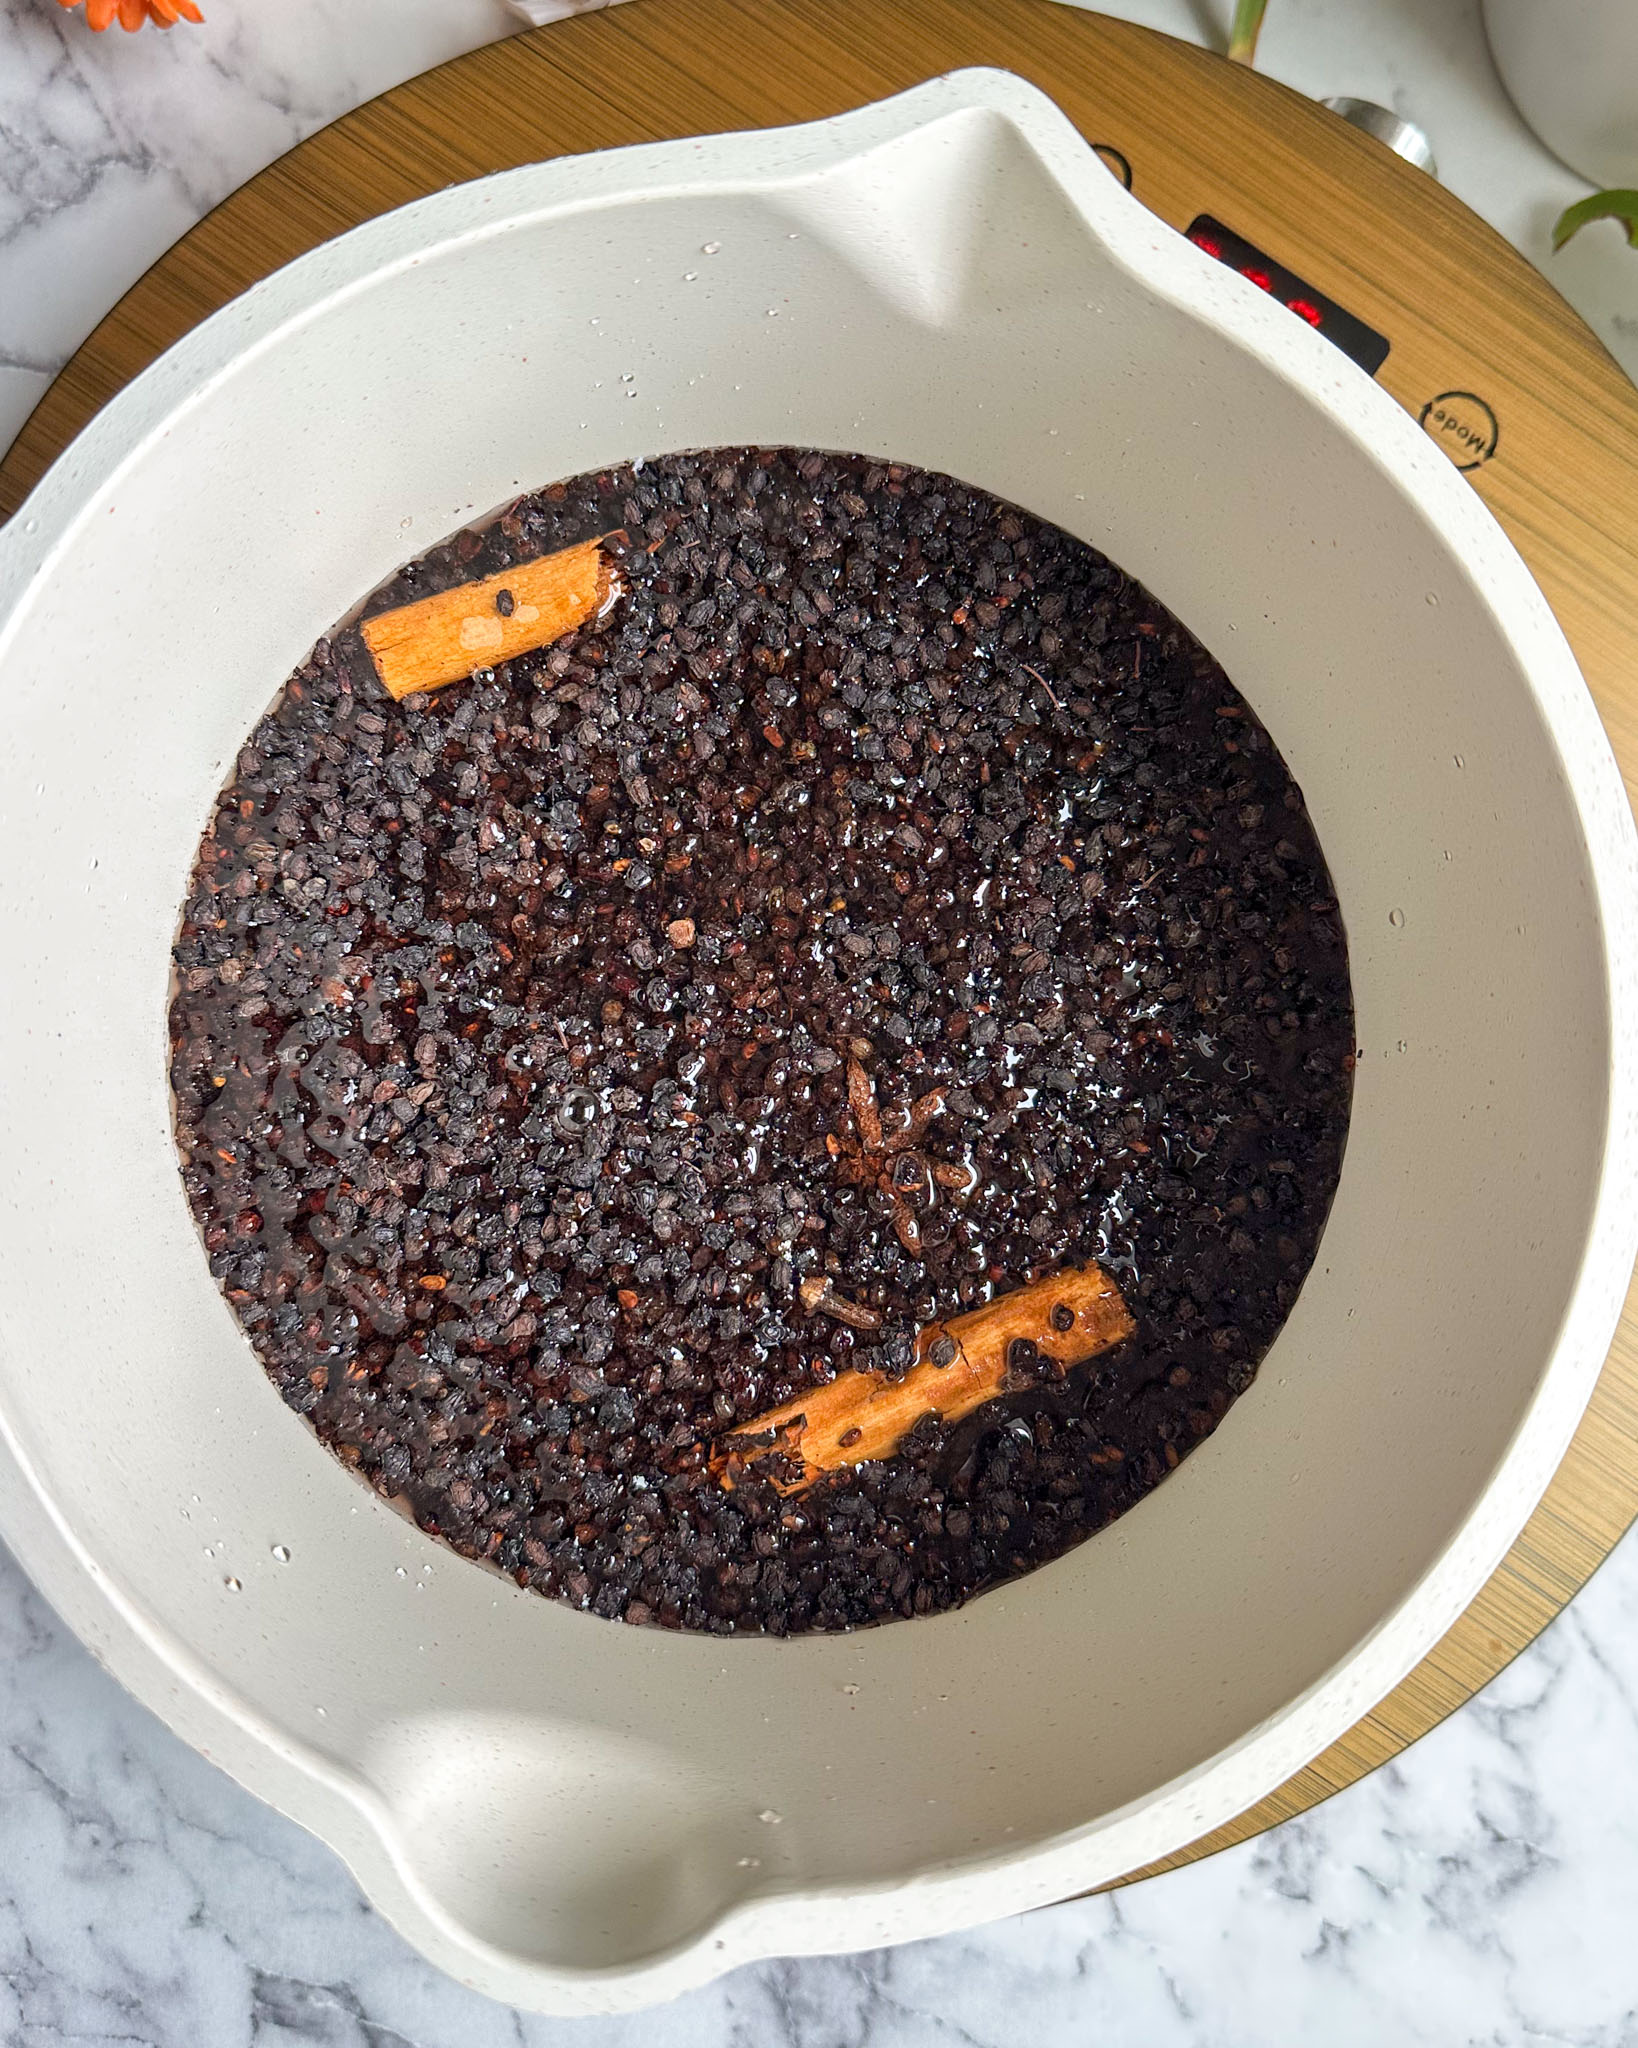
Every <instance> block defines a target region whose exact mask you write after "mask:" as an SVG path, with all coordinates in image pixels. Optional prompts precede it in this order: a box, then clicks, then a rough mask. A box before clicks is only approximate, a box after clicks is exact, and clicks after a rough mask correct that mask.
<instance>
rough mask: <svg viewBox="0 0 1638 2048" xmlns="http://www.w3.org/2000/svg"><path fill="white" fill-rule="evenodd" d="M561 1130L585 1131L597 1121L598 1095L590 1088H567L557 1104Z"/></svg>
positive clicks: (558, 1123) (558, 1122) (558, 1124)
mask: <svg viewBox="0 0 1638 2048" xmlns="http://www.w3.org/2000/svg"><path fill="white" fill-rule="evenodd" d="M556 1121H557V1127H558V1129H559V1130H560V1131H585V1130H590V1128H591V1126H592V1125H593V1124H594V1123H596V1121H597V1097H596V1096H595V1095H594V1094H593V1093H592V1091H591V1090H590V1089H589V1088H566V1089H565V1090H564V1091H563V1100H562V1101H561V1102H560V1103H559V1104H558V1106H557V1118H556Z"/></svg>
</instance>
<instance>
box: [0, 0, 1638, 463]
mask: <svg viewBox="0 0 1638 2048" xmlns="http://www.w3.org/2000/svg"><path fill="white" fill-rule="evenodd" d="M204 4H205V10H206V13H207V17H208V19H207V22H206V25H205V26H204V27H203V28H186V27H184V28H178V29H175V30H173V31H171V32H170V33H169V34H168V35H164V34H160V33H158V32H156V31H154V30H145V31H144V32H143V33H142V34H140V35H137V36H126V35H123V34H121V33H120V32H119V31H117V30H113V31H110V32H109V33H108V34H106V35H103V36H93V35H90V34H89V33H87V32H86V30H85V28H84V24H83V22H82V20H81V19H80V17H79V16H78V15H71V14H66V13H64V12H63V11H62V10H61V9H60V8H59V7H57V6H56V5H55V4H53V0H0V446H3V445H4V444H5V443H7V442H9V440H10V439H11V437H12V435H13V434H14V433H15V432H16V430H17V428H18V427H19V426H20V425H21V424H22V421H23V420H24V418H25V417H26V416H27V414H28V411H29V409H30V408H31V407H32V405H33V404H34V403H35V402H36V400H37V399H38V398H39V396H40V394H41V392H42V391H43V390H44V389H45V385H46V383H47V382H48V381H49V378H50V376H51V374H52V373H53V372H54V371H55V370H56V369H57V368H59V367H60V365H61V364H62V362H63V361H64V360H65V359H66V357H67V356H68V355H69V354H70V353H71V352H72V350H73V349H74V348H75V347H76V346H77V344H78V343H79V342H80V340H81V339H83V337H84V335H85V333H86V332H87V331H88V329H89V328H90V327H91V326H93V325H94V324H95V322H96V321H97V320H98V319H99V318H100V317H101V315H102V314H103V313H104V312H105V311H106V310H107V308H108V307H109V305H110V304H112V302H113V301H114V299H116V298H117V297H118V296H119V294H120V292H122V291H123V290H124V289H125V288H126V287H127V286H128V285H129V284H130V283H132V282H133V281H134V280H135V278H137V277H138V276H140V274H141V273H142V271H143V270H144V269H146V268H147V266H148V265H149V264H150V263H152V262H153V261H154V260H155V259H156V258H157V257H158V256H159V255H160V254H161V253H162V252H163V251H164V250H165V249H166V248H168V247H169V245H170V244H171V242H173V241H174V240H175V239H176V237H177V236H178V235H179V234H180V233H181V232H182V231H183V230H184V229H186V228H187V227H189V226H191V224H192V223H193V222H194V221H195V220H197V219H198V218H199V216H200V215H201V214H202V213H204V212H205V211H207V210H208V209H209V208H210V207H211V206H213V205H215V204H216V202H217V201H218V200H220V199H221V198H223V197H224V196H225V195H226V194H227V193H229V192H231V191H232V190H233V189H234V188H235V187H236V186H237V185H239V184H241V183H242V182H243V181H244V179H245V178H247V177H249V176H250V175H251V173H252V172H254V171H256V170H258V169H260V168H261V166H262V165H263V164H265V163H268V162H270V161H271V160H272V159H273V158H274V157H275V156H278V155H279V154H281V153H282V152H283V151H284V150H286V149H288V148H290V147H291V146H292V145H293V144H294V143H296V142H298V141H300V140H301V139H302V137H304V136H306V135H308V134H310V133H312V131H313V130H314V129H315V128H318V127H321V126H322V125H323V124H324V123H325V122H327V121H330V120H333V119H334V118H335V117H336V115H338V114H340V113H343V112H345V111H346V110H347V109H348V108H350V107H353V106H356V105H357V104H358V103H359V102H360V101H361V100H364V99H367V98H369V97H371V96H372V95H373V94H375V93H378V92H382V91H384V90H385V89H386V88H387V87H388V86H391V85H394V84H396V83H397V82H398V81H399V80H401V79H403V78H408V77H411V76H413V75H414V74H416V73H417V72H420V71H423V70H425V69H427V68H428V67H429V66H430V65H433V64H437V63H441V62H442V61H444V59H446V58H448V57H452V56H455V55H456V54H458V53H459V52H460V51H462V50H467V49H471V48H473V47H475V46H476V45H477V44H479V43H484V42H488V41H491V40H493V39H494V38H495V37H497V36H500V35H504V34H509V33H511V32H513V31H514V30H516V29H518V28H519V27H520V26H522V24H523V22H524V20H525V19H529V20H536V21H544V20H550V19H552V18H554V17H556V16H560V15H563V14H568V13H572V12H575V11H577V5H583V4H585V0H204ZM594 4H597V0H594ZM643 4H645V5H663V4H664V0H643ZM1112 11H1113V12H1116V13H1119V14H1124V15H1127V16H1129V17H1131V18H1133V19H1137V20H1141V21H1144V22H1146V23H1147V24H1148V25H1149V26H1151V27H1155V28H1160V29H1164V30H1166V31H1168V32H1169V33H1171V34H1173V35H1179V36H1184V37H1186V38H1189V39H1191V40H1193V41H1202V40H1204V41H1207V42H1214V43H1218V44H1220V43H1221V40H1222V36H1223V32H1224V27H1225V25H1226V17H1227V14H1228V12H1229V0H1114V4H1112ZM1259 62H1260V65H1261V68H1263V69H1264V70H1266V71H1267V72H1269V74H1270V75H1271V76H1273V77H1276V78H1279V79H1281V80H1283V81H1284V82H1285V83H1287V84H1289V85H1293V86H1295V87H1297V88H1298V90H1300V91H1303V92H1307V93H1311V94H1313V95H1315V96H1324V95H1326V94H1334V93H1346V94H1353V95H1355V96H1357V97H1361V98H1367V99H1374V100H1377V101H1380V102H1381V103H1383V104H1385V105H1388V106H1392V107H1394V108H1396V109H1397V110H1398V111H1400V112H1402V113H1405V114H1407V115H1409V116H1410V117H1411V118H1412V119H1414V120H1416V121H1418V122H1420V123H1421V125H1422V126H1423V127H1424V128H1426V129H1427V130H1428V132H1429V134H1430V135H1431V136H1432V138H1433V143H1434V148H1435V151H1436V154H1437V155H1438V158H1439V163H1440V167H1441V171H1442V174H1443V176H1444V179H1445V182H1446V183H1447V184H1448V185H1449V186H1450V188H1451V190H1452V191H1454V192H1456V193H1457V194H1458V195H1459V196H1460V197H1462V198H1463V199H1465V200H1466V201H1467V202H1468V204H1469V205H1471V206H1474V207H1476V208H1477V209H1478V211H1479V212H1481V213H1482V214H1484V215H1485V217H1486V218H1487V219H1489V220H1490V221H1491V222H1492V223H1493V224H1494V225H1495V226H1497V227H1498V228H1499V229H1500V230H1501V231H1502V232H1503V233H1504V234H1506V235H1507V236H1508V237H1509V238H1510V239H1511V240H1513V241H1514V242H1515V243H1516V244H1517V245H1518V246H1519V247H1520V248H1522V249H1523V250H1524V251H1525V252H1526V253H1527V254H1528V255H1530V256H1531V257H1532V258H1533V259H1534V260H1536V261H1539V262H1540V263H1541V264H1542V265H1543V267H1544V268H1546V269H1547V270H1548V272H1549V274H1550V276H1551V277H1552V279H1553V281H1554V283H1555V284H1556V285H1557V286H1558V287H1559V289H1560V290H1561V291H1563V292H1564V293H1565V294H1566V296H1567V297H1568V298H1569V299H1570V300H1571V302H1572V303H1573V304H1574V305H1575V306H1576V307H1577V308H1578V309H1579V310H1580V311H1581V312H1582V314H1583V315H1584V316H1585V317H1586V318H1587V319H1588V320H1589V321H1591V323H1592V325H1593V326H1594V328H1595V330H1596V331H1597V332H1598V333H1599V334H1600V336H1601V337H1602V338H1603V339H1604V340H1605V342H1606V343H1607V344H1608V345H1609V346H1610V347H1611V348H1613V349H1614V351H1615V353H1616V354H1617V356H1618V357H1620V358H1621V359H1622V360H1623V361H1624V362H1625V363H1626V364H1627V366H1628V368H1629V369H1634V368H1638V260H1635V259H1633V258H1632V257H1631V256H1630V255H1629V253H1628V252H1627V251H1626V250H1625V249H1624V247H1623V246H1622V245H1621V240H1620V237H1619V235H1618V234H1617V233H1616V231H1615V230H1614V229H1608V230H1604V231H1601V232H1599V233H1597V234H1592V233H1589V234H1587V235H1584V236H1582V237H1580V238H1579V239H1578V240H1577V241H1576V242H1574V243H1572V244H1571V246H1570V247H1569V248H1568V249H1567V250H1565V251H1564V253H1563V254H1562V255H1560V256H1557V257H1554V256H1552V255H1550V253H1549V248H1548V233H1549V229H1550V227H1551V223H1552V221H1553V219H1554V217H1555V215H1556V214H1557V212H1558V211H1559V209H1560V208H1562V207H1563V206H1564V205H1565V204H1566V203H1568V201H1569V200H1571V199H1574V198H1577V197H1579V196H1580V195H1581V193H1583V192H1584V191H1585V190H1586V187H1585V185H1584V184H1583V183H1582V182H1581V181H1580V180H1579V179H1578V178H1576V177H1575V175H1574V174H1573V173H1572V172H1570V171H1568V170H1566V169H1565V168H1564V166H1563V165H1561V164H1559V163H1558V162H1557V161H1556V160H1555V159H1554V158H1553V157H1551V156H1550V155H1549V154H1548V152H1547V151H1546V150H1545V149H1543V148H1542V147H1541V145H1540V144H1539V143H1537V142H1536V141H1535V140H1534V138H1533V137H1532V136H1531V135H1530V134H1529V132H1528V131H1527V130H1526V128H1525V127H1524V125H1523V123H1522V122H1521V121H1520V120H1519V118H1518V116H1517V115H1516V114H1515V113H1514V111H1513V109H1512V106H1511V104H1510V103H1509V101H1508V99H1507V96H1506V94H1505V92H1504V91H1503V90H1502V87H1501V84H1500V81H1499V80H1498V79H1497V77H1496V75H1495V72H1494V70H1493V68H1492V66H1491V64H1490V60H1489V57H1488V54H1487V51H1486V48H1485V43H1484V35H1483V30H1482V28H1481V27H1480V23H1479V11H1478V0H1372V4H1371V5H1369V6H1362V5H1359V4H1357V0H1273V4H1272V6H1271V8H1270V11H1269V17H1268V25H1267V27H1266V29H1265V31H1264V36H1263V47H1262V51H1261V53H1260V58H1259Z"/></svg>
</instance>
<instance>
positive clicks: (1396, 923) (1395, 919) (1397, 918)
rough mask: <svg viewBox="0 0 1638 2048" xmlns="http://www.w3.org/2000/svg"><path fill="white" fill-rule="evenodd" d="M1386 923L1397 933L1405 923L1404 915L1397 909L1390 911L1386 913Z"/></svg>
mask: <svg viewBox="0 0 1638 2048" xmlns="http://www.w3.org/2000/svg"><path fill="white" fill-rule="evenodd" d="M1388 922H1389V924H1391V925H1392V926H1393V928H1394V930H1395V931H1397V930H1398V929H1399V927H1400V926H1401V925H1402V924H1403V923H1404V922H1405V913H1404V912H1403V911H1402V910H1399V909H1394V910H1390V911H1389V912H1388Z"/></svg>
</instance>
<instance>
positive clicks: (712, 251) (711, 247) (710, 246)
mask: <svg viewBox="0 0 1638 2048" xmlns="http://www.w3.org/2000/svg"><path fill="white" fill-rule="evenodd" d="M721 248H722V244H721V243H720V242H706V243H704V244H703V245H702V247H701V249H700V254H701V255H702V256H715V255H717V254H718V253H719V251H720V250H721Z"/></svg>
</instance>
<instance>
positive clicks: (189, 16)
mask: <svg viewBox="0 0 1638 2048" xmlns="http://www.w3.org/2000/svg"><path fill="white" fill-rule="evenodd" d="M176 11H177V13H178V14H180V15H181V17H182V19H183V20H184V21H203V20H204V18H205V17H204V16H203V15H202V14H201V13H200V12H199V9H198V8H197V7H196V6H195V5H194V0H176Z"/></svg>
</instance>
